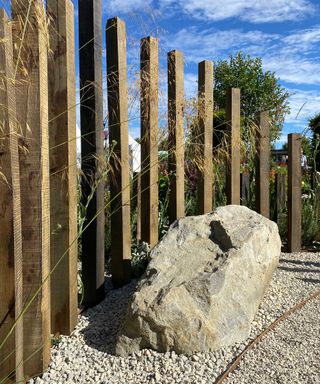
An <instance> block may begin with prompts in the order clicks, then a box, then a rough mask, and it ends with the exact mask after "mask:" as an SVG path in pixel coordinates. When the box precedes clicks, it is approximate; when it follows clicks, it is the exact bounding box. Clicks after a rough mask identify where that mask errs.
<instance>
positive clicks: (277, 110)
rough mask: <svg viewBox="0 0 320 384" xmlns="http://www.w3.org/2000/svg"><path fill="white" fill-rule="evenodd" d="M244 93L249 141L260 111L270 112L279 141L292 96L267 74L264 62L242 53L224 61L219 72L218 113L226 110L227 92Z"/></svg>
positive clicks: (245, 129) (273, 134)
mask: <svg viewBox="0 0 320 384" xmlns="http://www.w3.org/2000/svg"><path fill="white" fill-rule="evenodd" d="M229 87H234V88H240V89H241V115H242V133H243V137H244V139H246V138H247V136H248V134H249V131H250V127H251V126H252V122H253V121H254V118H255V115H256V113H257V112H259V111H266V110H268V111H269V112H270V117H271V139H272V140H275V139H277V138H279V136H280V133H281V130H282V127H283V123H284V119H285V116H286V114H287V113H289V111H290V108H289V102H288V98H289V96H290V94H289V93H288V92H287V91H286V89H285V88H283V87H282V86H281V85H280V84H279V80H278V79H277V78H276V76H275V74H274V73H273V72H270V71H264V70H263V68H262V60H261V58H251V57H250V55H245V54H243V53H242V52H239V53H237V54H236V55H235V56H233V55H230V57H229V60H221V61H218V62H217V64H216V69H215V91H214V100H215V105H216V107H217V108H218V109H222V110H224V109H225V100H226V90H227V89H228V88H229Z"/></svg>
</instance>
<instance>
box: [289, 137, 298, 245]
mask: <svg viewBox="0 0 320 384" xmlns="http://www.w3.org/2000/svg"><path fill="white" fill-rule="evenodd" d="M288 158H289V160H288V250H289V252H299V251H300V250H301V135H299V134H297V133H291V134H289V135H288Z"/></svg>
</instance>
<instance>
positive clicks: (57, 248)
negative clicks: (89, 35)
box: [47, 0, 78, 335]
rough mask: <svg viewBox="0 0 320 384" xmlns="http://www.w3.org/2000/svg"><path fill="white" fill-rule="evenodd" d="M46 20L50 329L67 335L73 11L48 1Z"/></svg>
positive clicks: (73, 237)
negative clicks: (48, 21) (49, 209)
mask: <svg viewBox="0 0 320 384" xmlns="http://www.w3.org/2000/svg"><path fill="white" fill-rule="evenodd" d="M47 13H48V16H49V18H50V24H49V27H50V30H49V37H50V50H51V52H52V55H51V56H50V57H49V73H48V76H49V134H50V137H49V141H50V172H51V175H50V208H51V222H50V225H51V245H50V252H51V257H50V258H51V270H53V269H55V267H56V265H57V264H58V267H57V268H56V269H55V270H54V272H53V274H52V276H51V333H53V334H55V333H60V334H65V335H70V333H71V332H72V331H73V330H74V328H75V326H76V323H77V313H78V302H77V297H78V293H77V263H78V244H77V149H76V88H75V87H76V85H75V56H74V9H73V4H72V2H71V0H47Z"/></svg>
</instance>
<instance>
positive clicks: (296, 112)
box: [286, 89, 320, 129]
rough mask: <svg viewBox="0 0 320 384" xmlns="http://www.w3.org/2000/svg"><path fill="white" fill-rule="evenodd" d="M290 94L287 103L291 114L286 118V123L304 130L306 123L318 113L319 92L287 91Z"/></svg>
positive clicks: (319, 109)
mask: <svg viewBox="0 0 320 384" xmlns="http://www.w3.org/2000/svg"><path fill="white" fill-rule="evenodd" d="M289 92H290V93H292V95H291V96H290V99H289V102H290V107H291V114H290V115H288V116H287V119H286V123H289V124H294V125H297V126H299V127H300V128H301V129H304V128H306V126H307V121H308V119H310V118H311V117H313V116H314V115H315V114H316V113H320V90H319V91H316V90H312V91H302V90H299V89H289Z"/></svg>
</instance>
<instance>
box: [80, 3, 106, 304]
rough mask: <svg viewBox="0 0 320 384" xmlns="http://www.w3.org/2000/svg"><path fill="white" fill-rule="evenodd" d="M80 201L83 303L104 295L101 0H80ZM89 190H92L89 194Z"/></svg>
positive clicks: (98, 300)
mask: <svg viewBox="0 0 320 384" xmlns="http://www.w3.org/2000/svg"><path fill="white" fill-rule="evenodd" d="M78 10H79V45H80V48H79V55H80V98H81V106H80V114H81V169H82V173H83V177H82V185H81V190H82V203H83V205H84V206H86V205H87V202H88V200H89V203H88V207H87V212H86V220H85V223H84V227H85V228H86V230H85V231H84V233H82V235H81V238H82V281H83V284H84V298H83V305H84V306H92V305H95V304H97V303H98V302H100V301H101V300H102V299H103V298H104V264H105V263H104V249H105V245H104V233H105V232H104V231H105V229H104V223H105V218H104V182H103V180H102V175H101V174H102V169H101V164H102V163H103V161H100V160H99V159H103V158H104V135H103V91H102V8H101V0H94V1H90V0H79V1H78ZM92 191H94V193H93V194H92Z"/></svg>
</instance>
